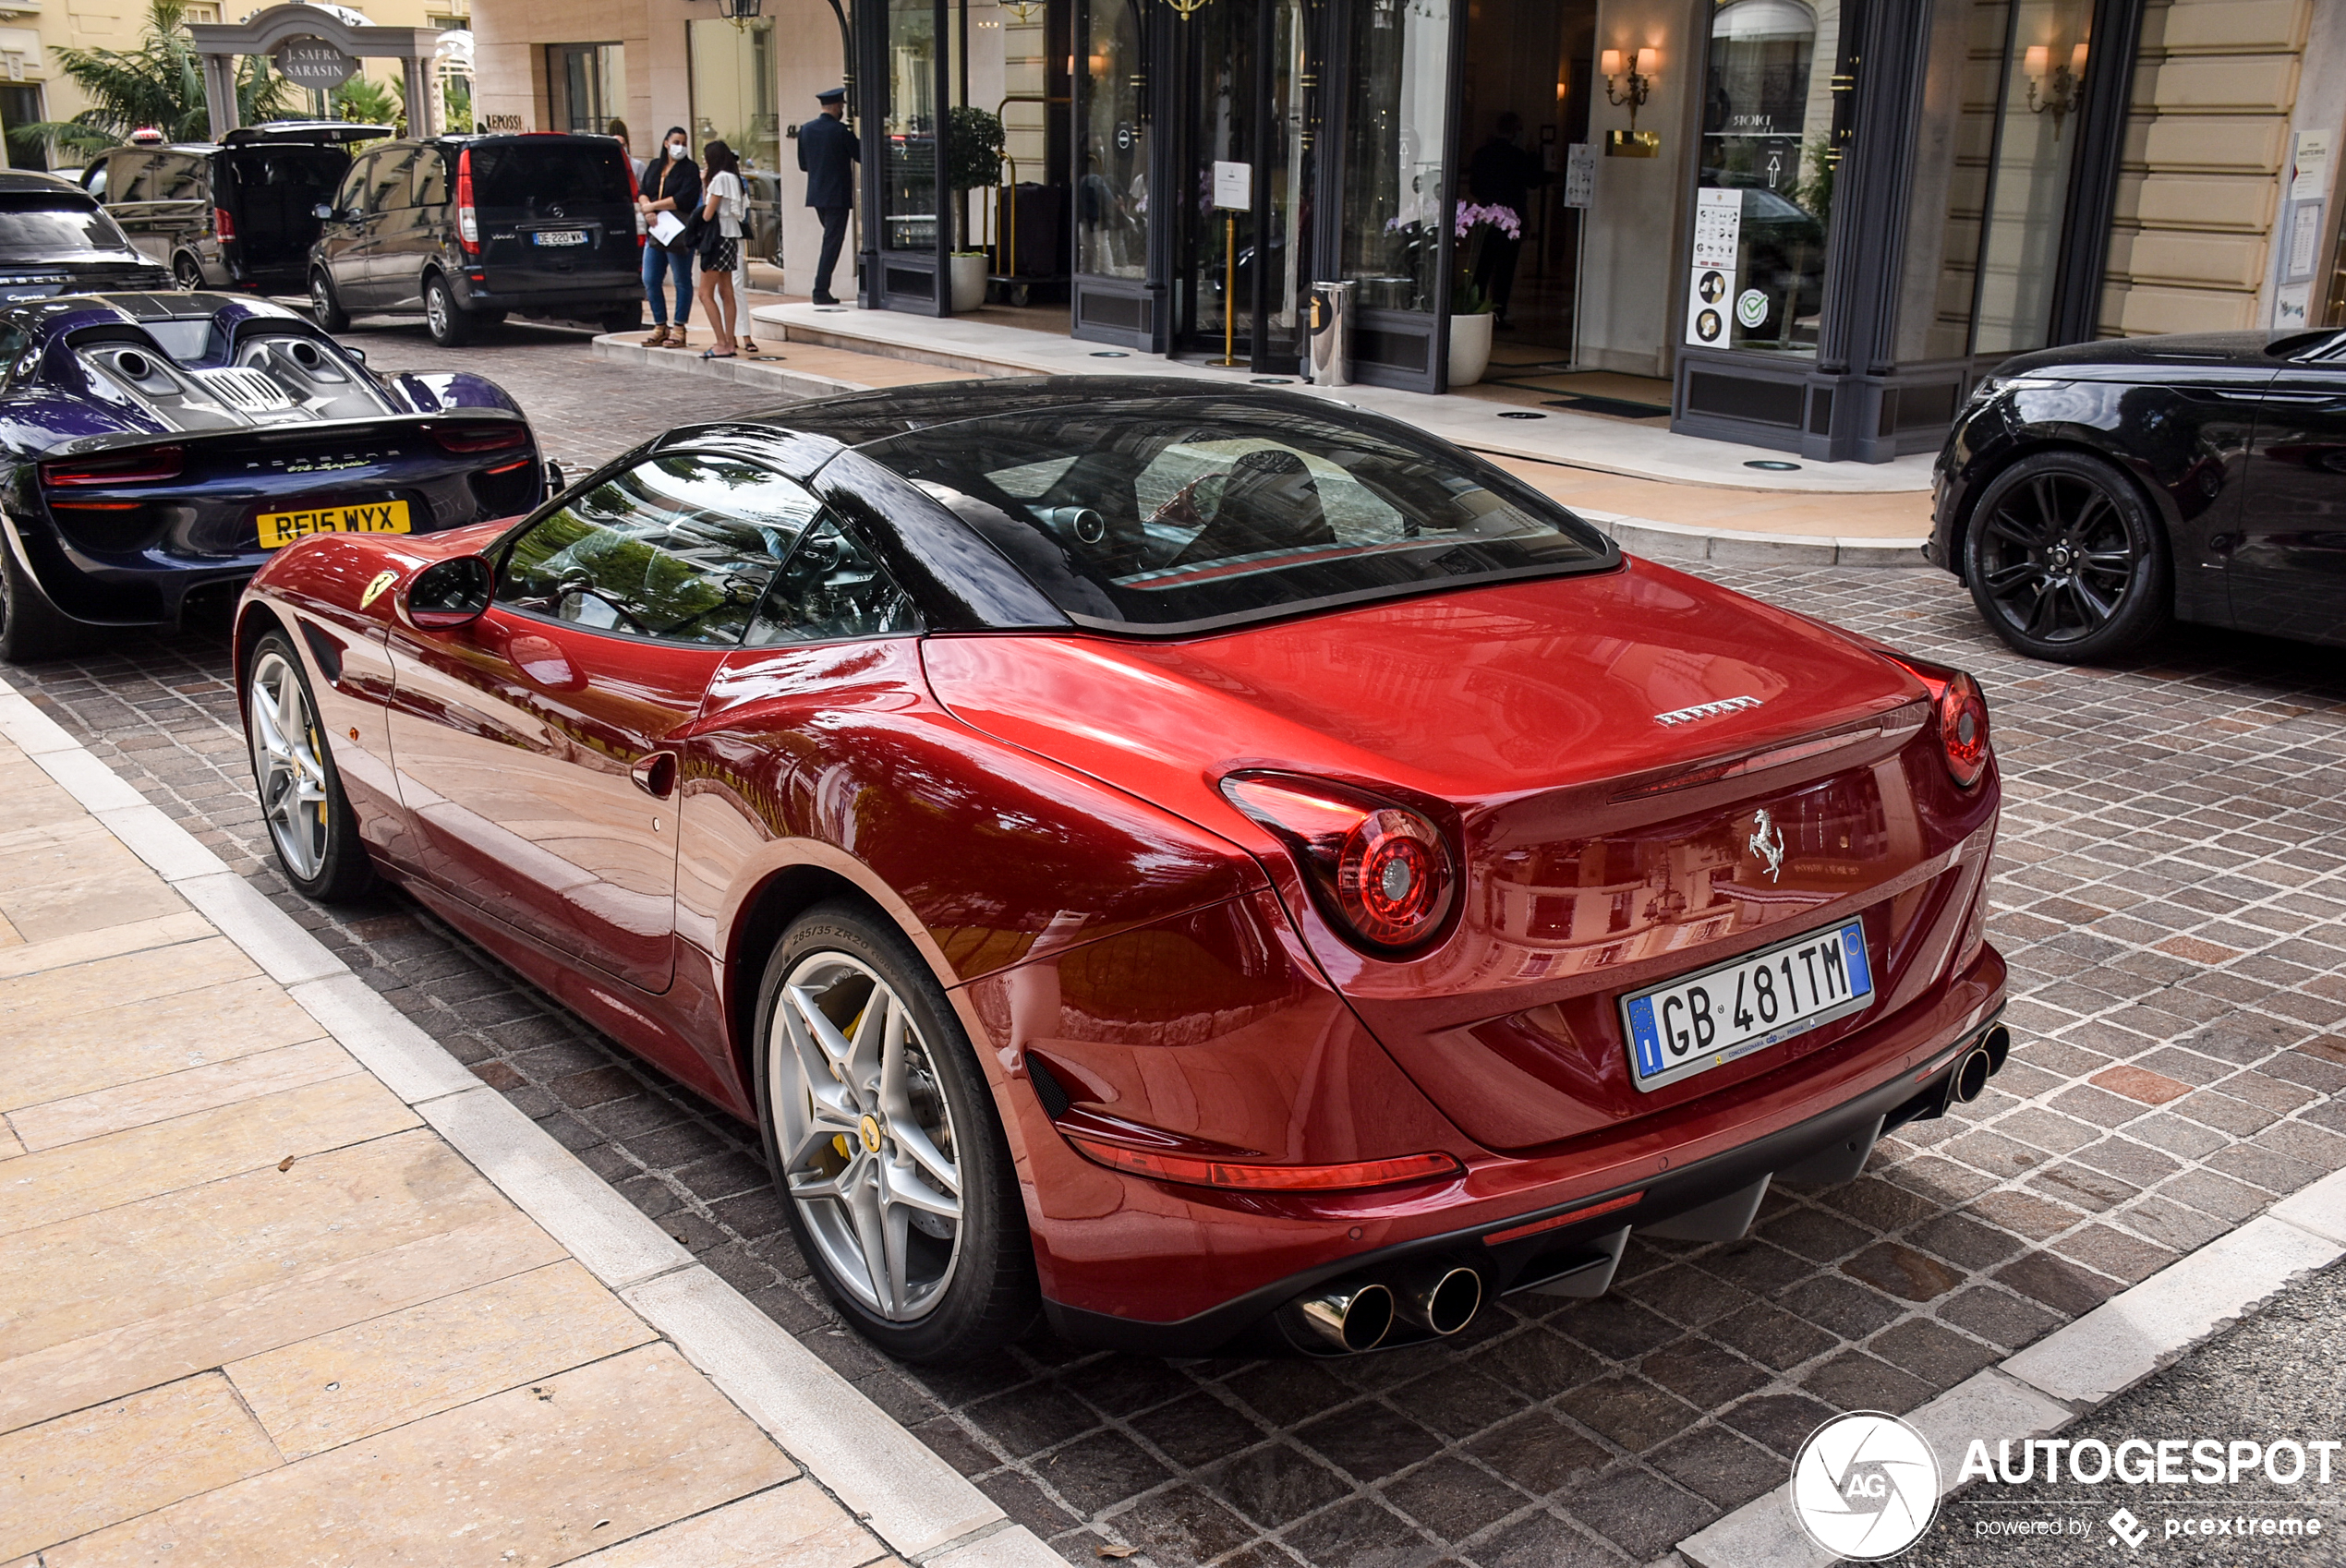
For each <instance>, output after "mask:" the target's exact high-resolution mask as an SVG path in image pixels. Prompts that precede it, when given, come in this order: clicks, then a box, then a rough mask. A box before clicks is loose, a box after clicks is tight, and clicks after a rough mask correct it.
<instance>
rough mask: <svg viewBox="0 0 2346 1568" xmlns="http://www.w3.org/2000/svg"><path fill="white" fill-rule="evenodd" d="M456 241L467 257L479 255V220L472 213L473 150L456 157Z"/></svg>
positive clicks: (476, 215) (469, 149)
mask: <svg viewBox="0 0 2346 1568" xmlns="http://www.w3.org/2000/svg"><path fill="white" fill-rule="evenodd" d="M456 241H457V243H458V244H460V245H462V246H463V247H465V254H466V255H467V256H478V255H479V254H480V218H479V215H478V213H476V212H475V211H473V150H472V149H471V148H469V147H467V148H466V149H465V150H464V151H462V152H461V153H459V154H457V156H456Z"/></svg>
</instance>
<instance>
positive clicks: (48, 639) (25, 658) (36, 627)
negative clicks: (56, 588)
mask: <svg viewBox="0 0 2346 1568" xmlns="http://www.w3.org/2000/svg"><path fill="white" fill-rule="evenodd" d="M95 640H96V633H95V632H94V631H93V630H92V629H91V628H90V627H87V626H84V625H82V624H81V623H80V622H79V621H68V620H67V619H66V617H64V616H62V615H60V614H58V613H57V611H56V610H55V609H54V608H53V607H52V606H51V605H50V603H49V601H48V600H47V599H46V598H44V597H42V593H41V590H40V589H39V588H36V587H34V586H33V585H32V579H31V578H30V576H28V575H27V574H26V573H25V570H24V568H23V567H21V566H19V565H18V564H17V557H16V552H15V551H14V550H12V549H9V548H8V544H7V541H6V540H5V539H0V663H7V664H30V663H32V662H34V661H35V660H36V659H44V658H57V657H63V656H64V655H66V654H70V653H79V652H80V651H81V650H82V649H84V648H86V647H88V646H90V645H91V643H92V642H94V641H95Z"/></svg>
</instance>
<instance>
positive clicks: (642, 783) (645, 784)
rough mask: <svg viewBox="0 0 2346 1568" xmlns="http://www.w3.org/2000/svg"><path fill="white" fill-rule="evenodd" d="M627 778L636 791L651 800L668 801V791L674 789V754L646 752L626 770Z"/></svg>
mask: <svg viewBox="0 0 2346 1568" xmlns="http://www.w3.org/2000/svg"><path fill="white" fill-rule="evenodd" d="M627 777H628V778H632V779H634V780H635V788H636V789H638V790H642V791H643V792H644V793H645V794H647V795H649V796H650V797H651V798H652V799H653V800H655V801H664V800H666V799H668V795H669V791H670V790H673V789H675V788H676V754H675V753H674V752H646V753H645V754H643V755H642V756H639V757H637V758H636V759H635V764H634V765H633V766H630V767H629V768H628V770H627Z"/></svg>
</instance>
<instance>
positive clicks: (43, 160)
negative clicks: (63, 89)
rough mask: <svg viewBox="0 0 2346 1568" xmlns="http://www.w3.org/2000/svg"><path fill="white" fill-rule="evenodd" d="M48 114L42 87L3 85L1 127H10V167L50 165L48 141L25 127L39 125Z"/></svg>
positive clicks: (43, 167) (1, 93)
mask: <svg viewBox="0 0 2346 1568" xmlns="http://www.w3.org/2000/svg"><path fill="white" fill-rule="evenodd" d="M47 117H48V116H47V115H43V114H42V112H41V89H39V88H38V87H34V86H30V85H19V84H17V83H13V82H12V83H9V84H7V85H6V86H0V126H5V127H7V142H8V166H9V167H10V168H12V169H46V168H47V167H48V166H49V144H48V142H47V141H45V140H44V139H42V138H41V137H39V136H35V135H32V134H30V133H29V132H27V131H26V130H25V129H24V127H27V126H32V125H39V124H40V123H41V122H42V120H44V119H46V118H47Z"/></svg>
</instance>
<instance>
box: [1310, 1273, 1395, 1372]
mask: <svg viewBox="0 0 2346 1568" xmlns="http://www.w3.org/2000/svg"><path fill="white" fill-rule="evenodd" d="M1393 1306H1394V1303H1393V1292H1392V1291H1391V1290H1389V1289H1387V1288H1386V1287H1385V1286H1384V1285H1379V1284H1377V1283H1376V1282H1375V1281H1374V1280H1346V1281H1343V1282H1341V1283H1339V1284H1336V1285H1326V1286H1324V1287H1323V1288H1321V1289H1319V1290H1315V1291H1312V1292H1311V1293H1310V1294H1309V1295H1306V1296H1300V1297H1296V1300H1295V1315H1296V1317H1297V1318H1298V1319H1299V1320H1300V1321H1301V1323H1302V1326H1303V1327H1304V1328H1305V1329H1306V1330H1308V1331H1309V1332H1311V1333H1313V1334H1315V1335H1317V1336H1318V1337H1319V1338H1320V1339H1321V1340H1322V1341H1324V1343H1326V1344H1327V1345H1330V1346H1332V1347H1333V1348H1335V1349H1337V1350H1341V1351H1344V1352H1347V1353H1348V1354H1353V1353H1358V1352H1360V1351H1363V1350H1374V1349H1375V1348H1376V1347H1377V1346H1378V1345H1382V1344H1384V1343H1385V1335H1386V1334H1387V1333H1390V1332H1391V1331H1392V1328H1393Z"/></svg>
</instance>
